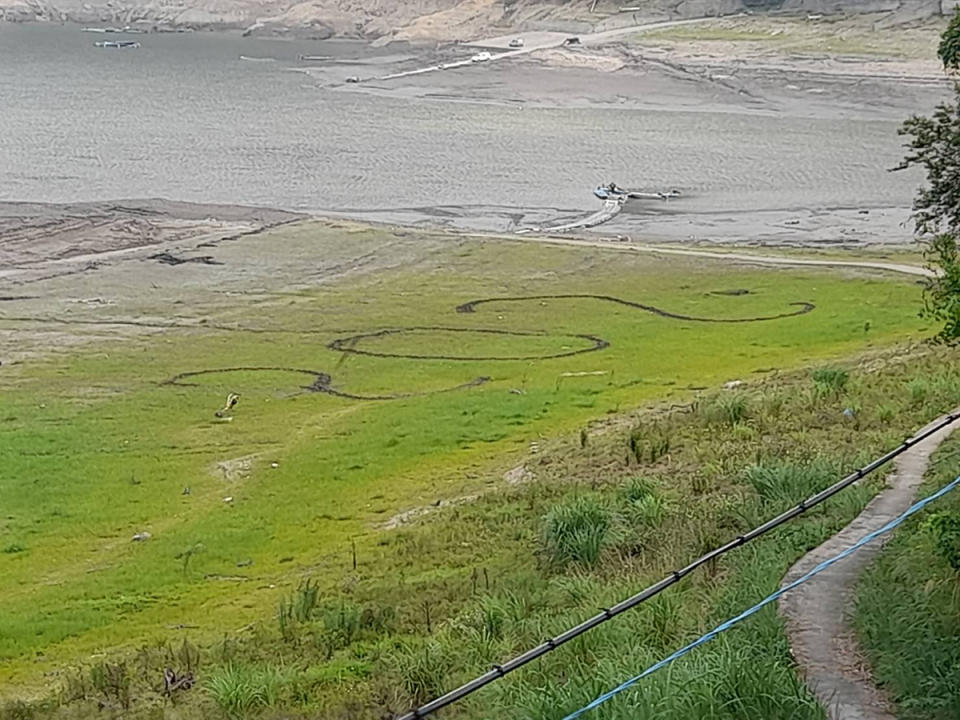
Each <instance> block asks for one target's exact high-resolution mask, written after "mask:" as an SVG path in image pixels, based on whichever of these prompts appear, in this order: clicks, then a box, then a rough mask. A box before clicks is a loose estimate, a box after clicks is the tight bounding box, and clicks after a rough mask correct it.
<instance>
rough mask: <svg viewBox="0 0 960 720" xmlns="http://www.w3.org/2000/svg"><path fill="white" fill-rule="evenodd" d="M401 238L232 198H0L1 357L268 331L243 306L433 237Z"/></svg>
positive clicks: (412, 254)
mask: <svg viewBox="0 0 960 720" xmlns="http://www.w3.org/2000/svg"><path fill="white" fill-rule="evenodd" d="M278 231H279V232H278ZM405 235H406V233H404V232H402V231H391V230H372V229H370V228H369V227H366V226H362V225H358V224H356V223H350V222H339V221H329V222H324V221H317V220H311V219H309V218H307V217H306V216H304V215H299V214H296V213H290V212H284V211H277V210H266V209H262V208H250V207H241V206H228V205H197V204H192V203H180V202H169V201H164V200H127V201H117V202H110V203H89V204H74V205H43V204H33V203H0V363H2V364H3V366H4V367H9V366H10V365H15V364H17V363H18V362H23V361H26V360H28V359H32V358H35V357H37V356H49V355H51V354H56V353H58V352H69V349H70V348H71V347H73V346H75V345H78V344H86V343H90V342H97V341H100V340H109V339H115V338H121V337H129V336H134V335H144V334H154V333H161V332H164V331H166V330H170V329H179V330H184V329H186V330H190V329H191V328H192V329H210V328H216V329H218V330H222V331H224V332H228V331H233V330H235V331H246V332H258V331H266V330H267V329H266V328H261V329H258V328H256V327H253V328H249V327H246V326H245V325H244V323H243V322H242V315H243V308H244V307H248V306H249V305H250V304H257V305H258V306H261V307H262V306H263V305H268V304H270V303H289V302H291V300H290V297H291V296H292V295H295V293H296V292H297V290H298V289H300V288H306V287H316V286H318V285H321V284H323V283H325V282H328V281H331V280H334V279H340V278H343V277H345V276H347V275H349V274H351V273H360V272H368V271H374V270H377V269H379V268H383V267H388V266H394V265H404V264H411V263H414V262H415V261H416V257H417V256H418V255H419V253H420V252H421V251H427V252H428V251H429V250H430V248H431V247H433V245H434V244H436V243H437V242H439V240H431V239H430V238H422V239H420V238H418V239H416V241H414V239H413V238H410V239H404V236H405ZM278 243H279V244H282V251H279V250H278V248H277V244H278Z"/></svg>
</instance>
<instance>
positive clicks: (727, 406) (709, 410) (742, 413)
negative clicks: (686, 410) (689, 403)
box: [697, 393, 750, 427]
mask: <svg viewBox="0 0 960 720" xmlns="http://www.w3.org/2000/svg"><path fill="white" fill-rule="evenodd" d="M697 414H698V415H699V416H700V418H701V419H702V420H703V421H704V422H705V423H707V424H708V425H726V426H729V427H733V426H734V425H739V424H740V423H743V422H746V420H747V419H748V418H749V417H750V403H749V402H748V400H747V397H746V395H744V394H743V393H724V394H722V395H716V396H714V397H712V398H708V399H706V400H702V401H700V402H699V403H698V404H697Z"/></svg>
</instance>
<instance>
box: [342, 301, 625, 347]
mask: <svg viewBox="0 0 960 720" xmlns="http://www.w3.org/2000/svg"><path fill="white" fill-rule="evenodd" d="M507 299H509V298H507ZM480 302H483V301H480ZM457 311H458V312H470V311H466V310H460V308H459V307H458V308H457ZM421 331H436V332H449V333H465V334H468V333H474V334H478V335H499V336H506V337H550V334H549V333H545V332H536V331H521V330H495V329H490V328H466V327H431V326H413V327H401V328H387V329H385V330H372V331H370V332H366V333H359V334H357V335H350V336H349V337H343V338H337V339H336V340H333V341H332V342H330V343H328V344H327V348H329V349H330V350H333V351H334V352H341V353H349V354H351V355H367V356H369V357H379V358H394V359H397V358H399V359H404V360H452V361H455V362H461V361H463V362H497V361H501V360H504V361H505V360H553V359H555V358H562V357H571V356H573V355H582V354H584V353H590V352H596V351H597V350H605V349H606V348H608V347H610V343H609V342H608V341H607V340H604V339H603V338H601V337H598V336H596V335H588V334H583V333H559V334H557V335H556V337H566V338H574V339H577V340H584V341H586V342H587V343H588V345H587V346H585V347H582V348H575V349H573V350H564V351H562V352H556V353H543V354H540V355H441V354H438V353H400V352H386V351H384V352H380V351H378V350H364V349H363V348H359V347H357V343H359V342H362V341H364V340H370V339H375V338H384V337H390V336H391V335H403V334H407V333H415V332H421Z"/></svg>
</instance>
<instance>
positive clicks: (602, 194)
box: [593, 183, 627, 200]
mask: <svg viewBox="0 0 960 720" xmlns="http://www.w3.org/2000/svg"><path fill="white" fill-rule="evenodd" d="M593 194H594V195H596V196H597V197H598V198H600V199H601V200H610V199H611V198H615V197H623V196H624V195H626V194H627V191H626V190H624V189H623V188H621V187H618V186H617V184H616V183H610V184H609V185H599V186H598V187H597V188H596V189H594V191H593Z"/></svg>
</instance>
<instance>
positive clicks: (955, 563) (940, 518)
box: [926, 512, 960, 570]
mask: <svg viewBox="0 0 960 720" xmlns="http://www.w3.org/2000/svg"><path fill="white" fill-rule="evenodd" d="M926 526H927V529H928V530H929V531H930V533H931V534H932V535H933V547H934V549H935V551H936V553H937V555H939V556H940V557H941V558H942V559H943V560H946V562H947V563H948V564H949V565H950V567H952V568H953V569H954V570H960V513H955V512H938V513H936V514H935V515H931V516H930V518H929V519H928V520H927V522H926Z"/></svg>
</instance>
